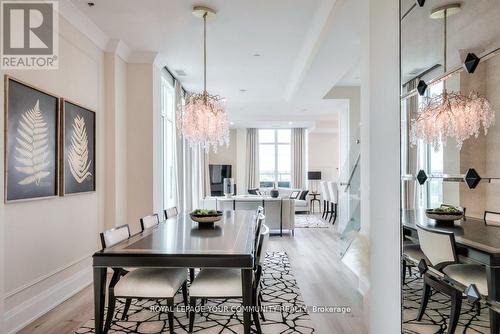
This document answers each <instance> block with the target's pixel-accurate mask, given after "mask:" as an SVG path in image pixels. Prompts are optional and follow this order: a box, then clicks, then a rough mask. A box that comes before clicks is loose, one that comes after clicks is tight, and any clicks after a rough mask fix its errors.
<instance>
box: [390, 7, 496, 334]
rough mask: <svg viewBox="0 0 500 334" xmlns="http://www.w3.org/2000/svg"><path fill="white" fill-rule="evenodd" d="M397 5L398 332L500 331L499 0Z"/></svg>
mask: <svg viewBox="0 0 500 334" xmlns="http://www.w3.org/2000/svg"><path fill="white" fill-rule="evenodd" d="M400 8H401V26H400V29H401V30H400V31H401V64H400V66H401V208H402V214H401V228H402V236H403V238H402V239H403V240H402V246H401V249H402V251H401V254H402V256H401V279H402V319H403V323H402V332H403V333H454V332H456V333H469V332H470V333H499V328H500V325H499V324H500V1H498V0H463V1H449V0H448V1H444V0H417V1H415V0H400ZM495 119H496V120H495Z"/></svg>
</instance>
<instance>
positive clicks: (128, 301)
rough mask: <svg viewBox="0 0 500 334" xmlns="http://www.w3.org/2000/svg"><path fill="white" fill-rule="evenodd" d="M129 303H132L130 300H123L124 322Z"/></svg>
mask: <svg viewBox="0 0 500 334" xmlns="http://www.w3.org/2000/svg"><path fill="white" fill-rule="evenodd" d="M130 303H132V298H127V299H126V300H125V307H124V308H123V314H122V320H125V318H126V317H127V312H128V309H129V308H130Z"/></svg>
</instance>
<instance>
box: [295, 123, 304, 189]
mask: <svg viewBox="0 0 500 334" xmlns="http://www.w3.org/2000/svg"><path fill="white" fill-rule="evenodd" d="M292 184H293V187H294V188H296V189H304V187H305V185H306V129H304V128H296V129H292Z"/></svg>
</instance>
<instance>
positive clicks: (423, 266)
mask: <svg viewBox="0 0 500 334" xmlns="http://www.w3.org/2000/svg"><path fill="white" fill-rule="evenodd" d="M417 267H418V271H419V273H420V274H422V275H423V274H425V273H426V272H427V270H428V269H429V267H428V266H427V262H425V260H424V259H421V260H420V262H419V263H418V265H417Z"/></svg>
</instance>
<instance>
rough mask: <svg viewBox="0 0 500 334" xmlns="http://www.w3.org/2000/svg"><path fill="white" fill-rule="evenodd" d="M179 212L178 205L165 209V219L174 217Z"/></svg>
mask: <svg viewBox="0 0 500 334" xmlns="http://www.w3.org/2000/svg"><path fill="white" fill-rule="evenodd" d="M178 214H179V213H178V212H177V207H176V206H174V207H171V208H168V209H166V210H165V219H169V218H172V217H177V215H178Z"/></svg>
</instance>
